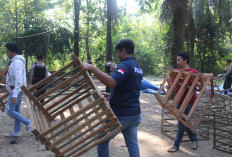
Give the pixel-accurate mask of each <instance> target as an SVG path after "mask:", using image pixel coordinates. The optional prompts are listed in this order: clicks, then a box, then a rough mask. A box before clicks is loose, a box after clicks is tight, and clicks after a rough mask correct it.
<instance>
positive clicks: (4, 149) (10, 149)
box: [0, 84, 231, 157]
mask: <svg viewBox="0 0 232 157" xmlns="http://www.w3.org/2000/svg"><path fill="white" fill-rule="evenodd" d="M98 87H99V88H100V89H102V88H104V86H101V85H99V84H98ZM140 100H141V108H142V117H143V119H142V123H141V124H140V125H139V128H138V139H139V146H140V154H141V157H163V156H166V157H192V156H194V157H219V156H220V157H231V154H228V153H224V152H221V151H218V150H215V149H213V141H212V135H211V138H210V140H205V141H200V142H199V149H198V150H195V151H194V150H191V149H190V148H189V145H190V143H189V142H182V145H181V147H180V149H181V151H179V152H176V153H171V154H170V153H168V152H167V149H168V147H170V146H171V145H172V144H173V140H172V139H170V138H168V137H167V136H165V135H163V134H161V131H160V130H161V107H160V106H159V105H157V104H156V100H155V98H154V96H153V95H152V94H143V93H142V94H141V97H140ZM22 113H23V115H25V116H26V117H29V115H28V112H27V106H26V105H25V104H24V103H23V105H22ZM12 127H13V120H12V119H10V118H9V117H8V116H7V115H6V114H5V113H2V112H1V111H0V157H16V156H17V157H53V156H54V154H53V153H52V152H49V151H46V149H45V147H44V146H43V145H41V144H40V143H39V142H38V141H36V140H35V138H34V136H33V135H32V134H31V133H30V134H26V133H25V127H24V126H23V125H22V130H23V132H22V134H23V135H22V136H21V137H20V143H18V144H15V145H12V144H10V143H9V139H7V138H5V137H4V134H6V133H8V132H10V131H11V129H12ZM82 156H83V157H96V156H97V154H96V148H93V149H92V150H91V151H89V152H87V153H86V154H84V155H82ZM110 156H111V157H128V156H129V155H128V152H127V148H126V146H125V143H124V140H123V136H122V135H121V134H119V135H118V136H117V137H116V138H115V139H113V140H112V141H111V143H110Z"/></svg>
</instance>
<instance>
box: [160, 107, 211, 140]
mask: <svg viewBox="0 0 232 157" xmlns="http://www.w3.org/2000/svg"><path fill="white" fill-rule="evenodd" d="M161 114H162V119H161V133H162V134H164V135H166V136H168V137H169V138H171V139H173V140H174V139H175V138H176V134H177V130H178V129H177V128H178V126H177V123H178V121H177V120H176V118H175V117H174V116H173V115H171V114H170V113H169V112H168V111H167V110H165V109H162V113H161ZM197 136H198V139H199V140H209V139H210V124H209V123H208V116H207V115H205V116H204V117H203V118H202V121H201V123H200V125H199V127H198V129H197ZM182 141H183V142H188V141H190V139H189V138H188V136H187V134H186V133H185V134H184V137H183V140H182Z"/></svg>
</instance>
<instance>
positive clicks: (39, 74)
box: [32, 63, 46, 84]
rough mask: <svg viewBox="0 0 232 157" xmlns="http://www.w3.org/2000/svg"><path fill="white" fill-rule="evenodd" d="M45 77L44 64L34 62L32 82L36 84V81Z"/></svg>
mask: <svg viewBox="0 0 232 157" xmlns="http://www.w3.org/2000/svg"><path fill="white" fill-rule="evenodd" d="M45 77H46V66H45V65H39V64H37V63H36V64H35V67H34V73H33V80H32V84H36V83H37V82H39V81H41V80H43V79H44V78H45Z"/></svg>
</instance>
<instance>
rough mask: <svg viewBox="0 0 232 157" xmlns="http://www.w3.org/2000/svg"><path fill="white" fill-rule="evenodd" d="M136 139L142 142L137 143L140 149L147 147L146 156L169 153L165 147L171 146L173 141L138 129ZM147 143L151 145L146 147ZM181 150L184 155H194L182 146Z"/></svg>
mask: <svg viewBox="0 0 232 157" xmlns="http://www.w3.org/2000/svg"><path fill="white" fill-rule="evenodd" d="M138 140H139V143H142V144H140V145H139V147H140V149H141V150H148V149H149V152H150V153H149V154H146V156H149V157H150V156H153V155H154V154H163V155H164V156H169V155H170V153H169V152H167V149H168V148H169V147H171V145H172V143H173V141H172V142H171V143H170V140H169V139H167V138H162V136H161V137H160V136H156V135H153V134H150V133H147V132H144V131H141V130H139V131H138ZM147 145H150V146H153V147H150V148H147V147H146V146H147ZM181 151H182V152H183V153H184V154H185V155H186V156H195V155H196V154H194V153H193V152H191V151H190V150H188V149H186V148H184V147H181ZM147 152H148V151H147ZM153 153H154V154H153Z"/></svg>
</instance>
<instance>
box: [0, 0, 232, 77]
mask: <svg viewBox="0 0 232 157" xmlns="http://www.w3.org/2000/svg"><path fill="white" fill-rule="evenodd" d="M0 5H1V7H0V12H1V14H0V23H1V26H0V57H1V60H0V70H1V69H3V68H5V67H7V65H8V63H9V60H8V59H7V56H6V52H5V47H4V45H5V44H6V43H7V42H10V41H15V42H17V43H18V44H19V45H20V50H21V52H22V54H23V55H24V56H25V58H26V61H27V68H28V69H29V68H30V66H31V64H32V63H33V62H34V61H35V56H36V55H37V54H44V55H45V56H46V64H47V65H48V67H49V70H51V71H53V70H58V69H59V68H60V67H62V66H63V65H65V64H66V63H68V62H70V54H72V53H75V54H76V55H77V56H79V57H80V59H81V60H82V61H84V62H86V60H87V57H88V56H89V57H91V58H92V61H93V62H94V64H95V65H96V66H97V67H99V68H101V69H102V70H104V64H105V62H106V58H108V57H111V56H112V57H113V59H114V60H115V61H116V62H117V63H118V62H119V61H118V60H117V57H116V55H115V51H114V45H115V43H116V42H117V41H118V40H120V39H122V38H131V39H133V40H134V42H135V44H136V50H135V51H136V52H135V56H136V57H137V60H138V62H139V64H140V65H141V67H142V69H143V71H144V73H145V75H155V76H158V75H162V74H164V73H165V72H166V70H167V69H168V68H169V67H170V66H173V67H175V56H176V53H178V52H180V51H186V52H188V53H189V54H190V56H191V63H190V64H191V66H193V67H195V68H196V69H198V70H199V71H200V72H207V73H214V75H217V74H218V73H222V72H223V69H225V67H226V65H225V60H226V59H232V39H231V37H232V1H231V0H137V1H136V0H0Z"/></svg>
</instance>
